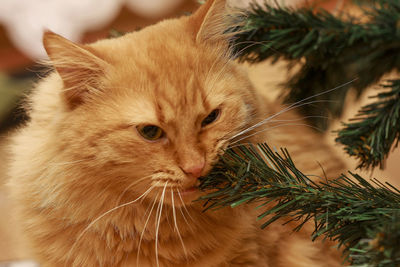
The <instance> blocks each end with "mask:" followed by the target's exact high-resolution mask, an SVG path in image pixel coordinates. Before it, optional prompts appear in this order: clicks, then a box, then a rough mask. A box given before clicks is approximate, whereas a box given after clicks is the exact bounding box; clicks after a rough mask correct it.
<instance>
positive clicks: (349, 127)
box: [336, 80, 400, 168]
mask: <svg viewBox="0 0 400 267" xmlns="http://www.w3.org/2000/svg"><path fill="white" fill-rule="evenodd" d="M383 88H386V89H389V90H386V91H385V92H382V93H379V94H378V95H376V96H375V97H374V98H376V99H377V100H376V101H375V102H374V103H372V104H369V105H366V106H364V107H362V109H361V110H360V111H359V113H358V115H357V117H356V118H355V119H353V120H352V122H350V123H345V124H344V128H343V129H342V130H340V131H339V133H338V137H337V138H336V142H339V143H341V144H343V145H345V150H346V152H347V153H348V154H349V155H351V156H354V157H356V158H358V159H359V160H360V162H359V165H358V167H359V168H369V167H375V166H378V165H379V166H380V167H381V168H383V165H384V162H385V159H386V158H387V156H388V154H389V152H390V150H391V149H392V148H393V147H395V146H397V145H398V142H399V139H400V80H391V81H388V82H387V84H385V85H383Z"/></svg>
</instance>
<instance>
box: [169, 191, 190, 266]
mask: <svg viewBox="0 0 400 267" xmlns="http://www.w3.org/2000/svg"><path fill="white" fill-rule="evenodd" d="M171 202H172V215H173V217H174V225H175V229H176V233H177V235H178V237H179V240H180V241H181V244H182V249H183V253H185V258H186V262H188V254H187V251H186V246H185V243H184V242H183V239H182V236H181V233H180V231H179V228H178V223H177V222H176V211H175V201H174V192H173V191H171Z"/></svg>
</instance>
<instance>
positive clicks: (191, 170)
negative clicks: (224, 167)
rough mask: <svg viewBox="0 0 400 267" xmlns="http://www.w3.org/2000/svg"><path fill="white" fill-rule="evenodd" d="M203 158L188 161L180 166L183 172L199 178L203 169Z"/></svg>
mask: <svg viewBox="0 0 400 267" xmlns="http://www.w3.org/2000/svg"><path fill="white" fill-rule="evenodd" d="M204 165H205V159H204V157H203V158H199V159H197V160H196V161H192V162H188V163H187V164H184V165H183V166H181V169H182V170H183V172H184V173H186V174H189V175H191V176H192V177H194V178H199V177H200V176H201V173H202V171H203V169H204Z"/></svg>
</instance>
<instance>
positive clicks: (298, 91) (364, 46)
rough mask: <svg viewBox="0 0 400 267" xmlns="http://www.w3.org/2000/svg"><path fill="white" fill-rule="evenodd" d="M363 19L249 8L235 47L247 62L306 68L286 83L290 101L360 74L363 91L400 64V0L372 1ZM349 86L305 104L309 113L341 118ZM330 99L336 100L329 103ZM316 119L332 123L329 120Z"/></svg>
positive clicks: (308, 10) (357, 83)
mask: <svg viewBox="0 0 400 267" xmlns="http://www.w3.org/2000/svg"><path fill="white" fill-rule="evenodd" d="M371 2H373V3H374V5H371V6H370V8H369V9H365V11H364V14H363V15H362V16H360V17H362V18H363V19H365V18H366V17H367V18H369V19H368V22H364V23H362V22H360V21H358V20H357V19H355V18H351V17H346V18H344V15H343V14H342V17H335V16H334V15H332V14H331V13H328V12H326V11H324V10H319V11H316V10H315V9H312V8H300V9H291V8H287V7H274V6H273V5H270V4H268V3H265V4H264V5H263V6H261V5H258V4H254V5H252V7H251V9H250V10H249V11H248V12H247V15H248V16H247V17H246V24H245V26H244V27H243V29H242V30H243V31H241V33H240V34H238V35H237V39H236V40H235V43H234V47H235V50H236V51H237V52H238V53H239V56H240V58H241V60H245V61H249V62H259V61H262V60H265V59H268V58H272V59H273V60H274V61H277V60H278V59H286V60H289V61H291V62H298V63H300V64H301V68H300V70H299V71H298V72H297V74H295V75H294V76H293V77H292V78H291V79H290V80H289V81H288V82H287V84H286V88H287V90H288V91H287V92H286V93H285V94H284V99H285V101H286V102H287V103H293V102H297V101H299V100H302V99H304V98H307V97H309V96H312V95H316V94H318V93H320V92H322V91H325V90H327V89H330V88H334V87H337V86H338V85H341V84H344V83H346V82H348V81H349V80H353V79H354V78H358V79H357V80H356V81H354V83H353V84H352V85H351V86H352V87H353V88H355V89H356V92H357V94H358V95H360V94H361V92H363V90H364V89H365V88H366V87H367V86H368V85H371V84H372V83H375V82H377V81H378V80H379V79H380V78H381V77H382V75H383V74H385V73H387V72H389V71H391V70H393V69H399V67H400V56H399V55H400V53H399V51H400V24H399V21H400V1H398V0H375V1H371ZM349 88H350V85H349V86H346V87H344V88H342V89H341V90H336V91H334V92H332V93H331V94H330V95H328V96H326V95H324V96H321V97H318V98H316V99H315V100H321V103H319V104H318V103H315V105H314V106H310V105H307V106H304V107H303V108H302V111H303V112H304V113H305V114H307V115H326V114H328V112H329V113H331V114H333V115H334V116H336V117H339V116H340V115H341V114H342V110H343V103H344V99H345V97H346V94H347V91H348V89H349ZM325 100H333V101H331V102H326V101H325ZM313 118H314V121H313V123H315V124H317V125H318V126H319V127H321V128H324V127H326V126H327V121H326V120H324V121H321V120H318V121H316V119H315V117H313Z"/></svg>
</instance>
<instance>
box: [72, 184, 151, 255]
mask: <svg viewBox="0 0 400 267" xmlns="http://www.w3.org/2000/svg"><path fill="white" fill-rule="evenodd" d="M155 186H156V185H152V186H151V187H150V188H149V189H147V190H146V191H145V192H144V193H143V194H142V195H140V196H139V197H138V198H136V199H135V200H132V201H129V202H127V203H124V204H121V205H119V206H117V207H114V208H112V209H110V210H108V211H106V212H104V213H103V214H101V215H100V216H98V217H97V218H96V219H95V220H93V221H92V222H91V223H90V224H89V225H88V226H87V227H86V228H85V229H84V230H83V231H82V232H81V233H80V234H79V236H78V237H77V238H76V240H75V242H74V244H73V245H72V247H71V249H70V250H69V252H68V253H67V259H66V261H65V262H68V260H69V257H70V255H71V253H72V251H73V250H74V249H75V246H76V245H77V244H78V242H79V240H80V239H81V238H82V237H83V235H84V234H85V233H86V232H87V231H88V230H89V229H90V228H91V227H92V226H93V225H94V224H95V223H96V222H98V221H99V220H101V219H102V218H104V217H105V216H106V215H108V214H110V213H111V212H113V211H115V210H117V209H120V208H122V207H126V206H128V205H131V204H133V203H135V202H136V201H138V200H140V199H141V198H143V197H145V196H147V195H148V194H149V193H150V191H151V190H152V189H153V188H154V187H155Z"/></svg>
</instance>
